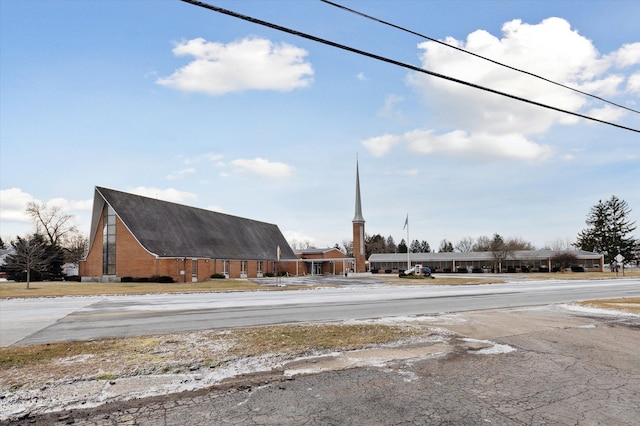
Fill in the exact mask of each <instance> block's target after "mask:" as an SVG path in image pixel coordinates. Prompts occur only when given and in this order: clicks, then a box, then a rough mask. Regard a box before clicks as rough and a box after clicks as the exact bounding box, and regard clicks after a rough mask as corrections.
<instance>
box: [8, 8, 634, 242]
mask: <svg viewBox="0 0 640 426" xmlns="http://www.w3.org/2000/svg"><path fill="white" fill-rule="evenodd" d="M211 3H212V4H215V5H217V6H221V7H226V8H229V9H232V10H234V11H237V12H239V13H243V14H246V15H250V16H253V17H256V18H259V19H263V20H267V21H271V22H274V23H276V24H279V25H283V26H288V27H291V28H294V29H297V30H300V31H303V32H307V33H310V34H313V35H316V36H319V37H323V38H327V39H329V40H332V41H335V42H338V43H342V44H346V45H351V46H353V47H356V48H359V49H362V50H366V51H370V52H372V53H376V54H379V55H382V56H387V57H390V58H392V59H395V60H398V61H402V62H406V63H409V64H412V65H416V66H421V67H424V68H426V69H428V70H430V71H434V72H437V73H441V74H445V75H448V76H451V77H455V78H459V79H462V80H467V81H470V82H473V83H474V84H478V85H482V86H487V87H490V88H493V89H495V90H499V91H503V92H507V93H510V94H514V95H517V96H521V97H525V98H528V99H531V100H534V101H536V102H541V103H547V104H551V105H553V106H556V107H559V108H563V109H567V110H571V111H575V112H579V113H581V114H585V115H590V116H594V117H597V118H600V119H604V120H608V121H613V122H615V123H618V124H621V125H624V126H627V127H632V128H635V129H640V114H636V113H633V112H629V111H626V110H624V109H621V108H617V107H614V106H611V105H607V104H605V103H602V102H599V101H597V100H594V99H592V98H588V97H585V96H583V95H580V94H577V93H575V92H572V91H569V90H566V89H562V88H559V87H557V86H554V85H551V84H548V83H544V82H542V81H539V80H536V79H534V78H532V77H530V76H525V75H523V74H520V73H516V72H514V71H511V70H507V69H504V68H501V67H498V66H496V65H493V64H490V63H488V62H485V61H482V60H479V59H478V58H474V57H472V56H470V55H465V54H462V53H460V52H458V51H455V50H454V49H450V48H447V47H445V46H442V45H440V44H437V43H435V42H430V41H427V40H424V39H421V38H419V37H416V36H413V35H409V34H406V33H402V32H400V31H398V30H395V29H391V28H388V27H384V26H382V25H380V24H376V23H374V22H372V21H368V20H365V19H363V18H361V17H358V16H355V15H353V14H348V13H345V12H342V11H339V10H338V9H336V8H333V7H331V6H328V5H326V4H323V3H321V2H319V1H306V2H292V1H269V0H265V1H249V2H234V1H215V2H213V1H212V2H211ZM343 4H345V5H347V6H349V7H352V8H355V9H357V10H360V11H362V12H364V13H368V14H371V15H373V16H376V17H378V18H380V19H384V20H387V21H390V22H393V23H395V24H397V25H402V26H404V27H407V28H409V29H411V30H413V31H416V32H420V33H422V34H425V35H428V36H429V37H432V38H436V39H438V40H442V41H445V42H446V43H448V44H452V45H455V46H458V47H461V48H464V49H466V50H470V51H473V52H474V53H477V54H480V55H483V56H487V57H490V58H492V59H494V60H497V61H500V62H504V63H507V64H509V65H511V66H514V67H518V68H522V69H525V70H527V71H529V72H533V73H537V74H540V75H543V76H544V77H546V78H549V79H552V80H554V81H557V82H560V83H562V84H566V85H570V86H572V87H575V88H578V89H580V90H583V91H587V92H590V93H593V94H595V95H597V96H600V97H603V98H606V99H610V100H613V101H615V102H617V103H619V104H622V105H625V106H628V107H630V108H634V109H636V110H638V109H640V33H639V32H638V26H637V17H638V16H640V2H635V1H590V2H581V3H580V4H579V7H578V4H577V3H576V2H575V1H554V2H529V1H518V2H503V1H497V2H496V1H474V2H469V1H429V2H415V1H345V2H343ZM1 8H2V13H1V14H0V19H1V22H0V23H1V29H0V63H1V66H2V73H1V74H0V92H1V93H2V96H1V97H0V114H1V115H0V143H1V146H0V191H1V192H0V235H2V238H3V240H9V239H12V238H14V237H15V236H16V235H24V234H26V233H28V232H30V231H31V229H32V227H31V224H30V223H29V221H28V218H26V217H25V215H24V209H25V207H26V203H27V202H29V201H39V202H45V203H47V205H50V206H60V207H61V208H63V209H64V211H65V212H68V213H71V214H74V215H76V220H77V223H78V225H79V227H80V229H81V230H82V231H83V232H85V233H88V231H89V229H88V228H89V223H90V214H91V204H92V196H93V188H94V187H95V186H105V187H108V188H113V189H117V190H122V191H127V192H133V193H137V194H142V195H148V196H152V197H157V198H162V199H166V200H169V201H174V202H179V203H183V204H187V205H191V206H196V207H202V208H210V209H213V210H217V211H223V212H225V213H229V214H234V215H238V216H243V217H248V218H251V219H256V220H260V221H265V222H270V223H275V224H277V225H278V226H279V227H280V229H281V230H282V231H283V233H284V234H285V236H286V237H287V238H288V239H289V240H290V242H291V241H293V240H296V241H297V242H305V241H308V242H309V243H311V244H313V245H315V246H318V247H323V246H332V245H334V244H335V243H339V244H342V242H343V241H345V240H350V239H351V220H352V218H353V214H354V191H355V163H356V156H358V159H359V164H360V179H361V182H360V183H361V190H362V204H363V215H364V217H365V219H366V232H367V233H368V234H376V233H379V234H381V235H383V236H385V237H386V236H388V235H392V236H393V237H394V239H395V240H396V242H399V241H400V240H401V239H402V238H406V232H405V231H403V229H402V227H403V224H404V220H405V217H406V215H407V214H408V215H409V224H410V226H409V229H410V239H412V240H413V239H418V240H427V241H428V242H429V243H430V245H431V247H432V248H434V249H435V248H437V247H438V245H439V244H440V241H441V240H442V239H445V238H446V239H448V240H450V241H452V242H453V243H454V244H455V242H457V241H458V240H459V239H461V238H464V237H468V236H471V237H478V236H480V235H492V234H493V233H495V232H497V233H500V234H501V235H503V236H505V237H522V238H523V239H525V240H528V241H531V242H532V243H533V244H535V245H536V246H538V247H541V246H543V245H545V244H549V243H552V242H554V241H556V240H562V241H566V240H570V241H573V240H574V239H575V236H576V235H577V233H578V232H579V231H580V230H581V229H583V228H584V226H585V225H584V219H585V218H586V215H587V213H588V211H589V209H590V207H591V206H593V205H594V204H596V203H597V202H598V200H599V199H607V198H610V197H611V195H613V194H615V195H617V196H618V197H619V198H621V199H623V200H625V201H627V202H628V203H629V205H630V206H631V208H632V209H633V212H632V217H631V219H632V220H635V221H636V222H638V223H640V183H639V182H640V134H638V133H634V132H630V131H625V130H621V129H617V128H614V127H611V126H607V125H604V124H598V123H594V122H587V121H585V120H582V119H578V118H576V117H573V116H569V115H565V114H561V113H558V112H553V111H549V110H545V109H542V108H539V107H535V106H531V105H527V104H524V103H521V102H517V101H514V100H510V99H507V98H504V97H501V96H497V95H494V94H489V93H486V92H483V91H479V90H477V89H473V88H469V87H465V86H462V85H459V84H455V83H451V82H448V81H445V80H441V79H437V78H434V77H431V76H427V75H424V74H418V73H415V72H411V71H409V70H407V69H404V68H400V67H397V66H394V65H390V64H386V63H382V62H378V61H375V60H372V59H369V58H365V57H361V56H357V55H354V54H352V53H348V52H345V51H341V50H338V49H335V48H332V47H329V46H324V45H320V44H317V43H314V42H312V41H309V40H305V39H302V38H298V37H294V36H292V35H288V34H284V33H281V32H277V31H275V30H272V29H268V28H264V27H261V26H257V25H255V24H250V23H247V22H243V21H240V20H237V19H235V18H232V17H229V16H224V15H221V14H218V13H215V12H212V11H208V10H205V9H202V8H199V7H195V6H193V5H189V4H186V3H183V2H180V1H172V2H169V1H145V2H136V1H119V2H106V1H103V2H76V1H56V0H50V1H29V2H27V1H17V0H9V1H3V2H2V6H1ZM327 23H331V24H330V25H327ZM636 235H637V234H636Z"/></svg>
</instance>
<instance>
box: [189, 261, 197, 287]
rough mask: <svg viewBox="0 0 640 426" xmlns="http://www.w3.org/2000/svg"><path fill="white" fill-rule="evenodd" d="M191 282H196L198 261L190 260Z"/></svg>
mask: <svg viewBox="0 0 640 426" xmlns="http://www.w3.org/2000/svg"><path fill="white" fill-rule="evenodd" d="M191 281H193V282H196V281H198V259H191Z"/></svg>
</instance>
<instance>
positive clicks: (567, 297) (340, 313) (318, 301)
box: [0, 278, 640, 346]
mask: <svg viewBox="0 0 640 426" xmlns="http://www.w3.org/2000/svg"><path fill="white" fill-rule="evenodd" d="M348 282H349V283H351V284H352V285H343V286H341V287H339V288H322V289H315V290H300V291H286V292H238V293H194V294H154V295H142V296H101V297H100V296H92V297H63V298H53V299H52V298H43V299H21V300H1V301H0V346H9V345H12V344H19V345H24V344H34V343H49V342H56V341H66V340H88V339H95V338H103V337H124V336H138V335H147V334H161V333H171V332H180V331H192V330H204V329H211V328H229V327H244V326H253V325H266V324H282V323H294V322H314V321H340V320H349V319H367V318H378V317H389V316H409V315H420V314H434V313H440V312H465V311H472V310H482V309H498V308H508V307H518V306H537V305H547V304H555V303H568V302H573V301H577V300H584V299H596V298H609V297H630V296H639V295H640V279H637V278H633V279H629V278H626V279H607V280H567V281H561V280H547V281H522V282H514V283H506V284H486V285H465V286H437V287H435V286H433V287H432V286H380V285H371V283H372V281H371V280H369V281H367V280H362V281H357V280H352V281H348Z"/></svg>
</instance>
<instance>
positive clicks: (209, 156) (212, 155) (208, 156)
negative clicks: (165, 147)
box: [184, 152, 224, 164]
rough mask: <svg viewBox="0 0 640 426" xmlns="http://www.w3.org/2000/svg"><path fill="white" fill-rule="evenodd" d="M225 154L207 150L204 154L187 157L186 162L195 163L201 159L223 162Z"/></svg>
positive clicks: (217, 162)
mask: <svg viewBox="0 0 640 426" xmlns="http://www.w3.org/2000/svg"><path fill="white" fill-rule="evenodd" d="M223 158H224V155H222V154H219V153H217V152H205V153H204V154H200V155H196V156H193V157H187V158H185V159H184V164H194V163H199V162H201V161H210V162H213V163H216V164H220V163H222V159H223Z"/></svg>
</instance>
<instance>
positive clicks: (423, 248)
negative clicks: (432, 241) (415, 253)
mask: <svg viewBox="0 0 640 426" xmlns="http://www.w3.org/2000/svg"><path fill="white" fill-rule="evenodd" d="M420 253H431V246H430V245H429V243H428V242H426V241H424V240H423V241H422V242H421V243H420Z"/></svg>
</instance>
